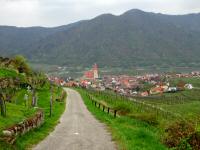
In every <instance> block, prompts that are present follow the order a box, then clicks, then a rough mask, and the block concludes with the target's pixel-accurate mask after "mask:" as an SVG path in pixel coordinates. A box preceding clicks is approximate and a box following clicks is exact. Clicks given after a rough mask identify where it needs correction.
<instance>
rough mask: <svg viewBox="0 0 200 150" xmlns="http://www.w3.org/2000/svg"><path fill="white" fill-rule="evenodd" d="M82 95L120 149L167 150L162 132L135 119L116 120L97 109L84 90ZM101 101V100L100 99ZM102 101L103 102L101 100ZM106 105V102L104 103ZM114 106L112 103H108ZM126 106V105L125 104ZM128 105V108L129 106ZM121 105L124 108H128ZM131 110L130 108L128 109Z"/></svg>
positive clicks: (81, 91) (119, 118)
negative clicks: (162, 141)
mask: <svg viewBox="0 0 200 150" xmlns="http://www.w3.org/2000/svg"><path fill="white" fill-rule="evenodd" d="M78 92H79V93H80V94H81V96H82V98H83V100H84V102H85V104H86V106H87V108H88V110H89V111H91V112H92V113H93V115H94V116H95V117H96V118H97V119H99V120H100V121H101V122H104V123H106V125H107V126H108V127H109V130H110V131H111V133H112V137H113V140H115V141H116V142H117V144H118V145H119V149H122V150H164V149H167V148H166V147H165V146H164V145H163V144H161V142H160V134H159V133H160V131H159V130H158V129H157V128H155V127H153V126H150V125H149V124H147V123H145V122H143V121H140V120H137V119H133V118H131V117H128V116H120V117H117V118H114V117H113V116H111V115H108V114H106V113H105V112H103V111H100V110H99V109H98V108H96V107H95V106H94V105H93V104H92V103H91V101H90V100H89V97H88V96H87V92H86V91H85V90H82V89H78ZM99 100H100V99H99ZM100 101H101V100H100ZM104 102H105V103H106V101H104ZM107 104H108V105H112V104H111V103H107ZM125 105H126V104H125ZM128 105H129V104H127V105H126V106H128ZM126 106H125V107H124V106H122V105H121V107H123V108H127V107H126ZM112 107H113V106H112ZM128 108H129V107H128Z"/></svg>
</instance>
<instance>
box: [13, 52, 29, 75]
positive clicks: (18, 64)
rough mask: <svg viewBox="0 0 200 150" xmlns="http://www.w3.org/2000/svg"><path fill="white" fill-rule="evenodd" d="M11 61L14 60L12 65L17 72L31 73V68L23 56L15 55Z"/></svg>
mask: <svg viewBox="0 0 200 150" xmlns="http://www.w3.org/2000/svg"><path fill="white" fill-rule="evenodd" d="M13 61H14V67H15V68H16V69H17V70H18V72H19V73H26V74H30V73H31V69H30V67H29V65H28V64H27V60H26V58H24V57H23V56H21V55H17V56H15V57H14V58H13Z"/></svg>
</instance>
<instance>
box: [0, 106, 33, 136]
mask: <svg viewBox="0 0 200 150" xmlns="http://www.w3.org/2000/svg"><path fill="white" fill-rule="evenodd" d="M6 107H7V116H6V117H2V116H0V132H1V131H2V130H3V129H5V128H6V127H9V126H12V125H13V124H15V123H19V122H21V121H22V120H23V119H26V118H27V117H30V116H31V115H33V114H34V112H35V109H27V108H25V107H24V106H20V105H16V104H12V103H6ZM13 112H15V113H13Z"/></svg>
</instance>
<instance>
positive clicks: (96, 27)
mask: <svg viewBox="0 0 200 150" xmlns="http://www.w3.org/2000/svg"><path fill="white" fill-rule="evenodd" d="M0 54H1V55H3V56H7V55H9V56H10V55H14V54H23V55H25V56H26V57H28V58H29V59H30V60H31V61H33V62H37V63H46V64H59V65H66V66H91V64H93V63H95V62H96V63H98V64H99V65H100V66H102V67H103V66H108V67H132V66H160V67H169V66H200V59H199V57H200V14H188V15H164V14H157V13H151V12H144V11H141V10H137V9H133V10H130V11H127V12H125V13H124V14H122V15H120V16H115V15H112V14H103V15H100V16H98V17H96V18H94V19H91V20H85V21H80V22H77V23H74V24H70V25H66V26H60V27H55V28H43V27H31V28H17V27H9V26H0Z"/></svg>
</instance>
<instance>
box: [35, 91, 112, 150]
mask: <svg viewBox="0 0 200 150" xmlns="http://www.w3.org/2000/svg"><path fill="white" fill-rule="evenodd" d="M65 90H66V91H67V94H68V96H67V102H66V110H65V112H64V114H63V115H62V117H61V119H60V124H58V125H57V126H56V128H55V130H54V131H53V132H52V133H51V134H50V135H49V136H48V137H47V138H46V139H44V141H42V142H41V143H39V144H38V145H37V146H36V147H35V148H33V149H34V150H115V149H116V146H115V144H114V142H113V141H112V140H111V136H110V134H109V133H108V132H107V131H106V129H105V126H104V125H103V124H102V123H100V122H99V121H97V120H96V119H95V118H94V117H93V116H92V114H91V113H90V112H89V111H88V110H87V108H86V106H85V105H84V103H83V100H82V98H81V96H80V95H79V93H78V92H76V91H75V90H72V89H65Z"/></svg>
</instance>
